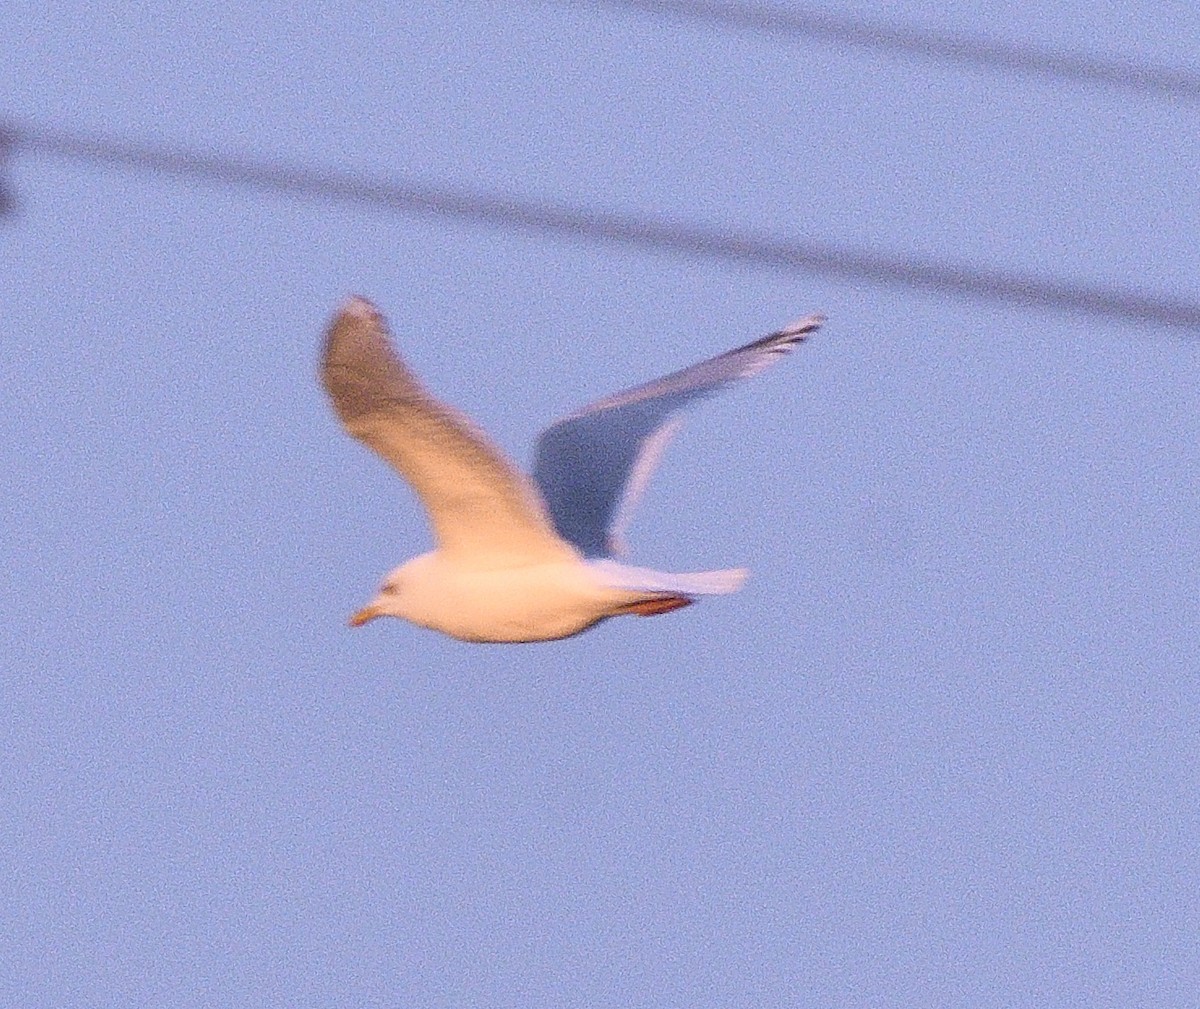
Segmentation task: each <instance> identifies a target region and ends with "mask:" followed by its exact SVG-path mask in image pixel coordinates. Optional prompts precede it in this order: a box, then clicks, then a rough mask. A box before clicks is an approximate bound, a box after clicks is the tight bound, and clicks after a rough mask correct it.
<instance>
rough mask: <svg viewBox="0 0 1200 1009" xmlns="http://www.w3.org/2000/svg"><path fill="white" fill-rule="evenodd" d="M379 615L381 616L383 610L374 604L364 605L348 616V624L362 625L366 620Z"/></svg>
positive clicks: (353, 625) (352, 625)
mask: <svg viewBox="0 0 1200 1009" xmlns="http://www.w3.org/2000/svg"><path fill="white" fill-rule="evenodd" d="M381 616H383V611H382V610H381V609H380V608H379V607H378V606H375V605H374V604H372V605H370V606H364V607H363V608H362V609H361V610H359V611H358V612H357V613H355V614H354V616H352V617H351V618H350V626H351V627H362V625H363V624H365V623H367V621H369V620H374V619H375V618H376V617H381Z"/></svg>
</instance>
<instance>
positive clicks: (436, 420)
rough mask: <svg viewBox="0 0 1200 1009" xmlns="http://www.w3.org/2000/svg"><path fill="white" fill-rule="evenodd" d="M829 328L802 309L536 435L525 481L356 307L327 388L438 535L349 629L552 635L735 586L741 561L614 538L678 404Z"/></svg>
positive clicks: (380, 322) (332, 338) (340, 318)
mask: <svg viewBox="0 0 1200 1009" xmlns="http://www.w3.org/2000/svg"><path fill="white" fill-rule="evenodd" d="M823 321H824V319H823V317H821V316H819V315H810V316H807V317H806V318H803V319H800V320H799V321H798V322H794V323H792V324H791V325H790V326H786V327H784V328H783V329H781V330H779V331H778V332H776V333H772V334H771V335H770V336H765V337H763V338H762V339H761V340H755V341H754V342H753V343H748V344H746V345H745V346H744V347H738V348H737V349H736V350H731V351H729V352H728V353H725V354H721V355H719V356H717V357H714V358H711V359H709V360H707V361H702V362H700V363H699V364H694V365H692V366H691V367H690V368H684V369H683V370H682V371H677V372H673V373H672V374H670V375H667V376H665V377H663V378H659V379H656V380H655V381H653V382H648V383H646V384H645V385H638V386H635V387H633V388H632V389H627V390H625V391H624V392H620V393H617V394H616V395H614V396H609V397H608V398H606V399H601V400H598V401H596V402H594V403H592V404H591V405H589V406H585V407H584V408H583V409H582V410H579V411H578V412H576V413H573V414H571V415H570V416H568V417H564V418H563V419H562V420H559V421H557V422H555V423H554V424H552V425H551V426H550V427H549V428H547V429H546V430H545V431H544V432H542V435H541V437H540V438H539V439H538V443H537V449H536V457H535V461H534V466H533V474H532V479H530V478H529V477H528V476H526V475H525V474H524V473H522V472H521V470H519V469H518V468H517V467H516V466H514V465H513V464H512V463H511V462H509V460H508V459H507V458H506V457H505V455H504V454H503V453H502V452H501V451H500V450H499V449H498V448H497V447H495V446H494V445H493V444H492V442H491V441H490V440H489V439H488V438H487V436H486V435H484V434H483V432H481V431H480V430H479V429H478V428H476V427H475V425H474V424H473V423H471V421H470V420H468V419H467V418H466V417H464V416H463V415H462V414H460V413H459V412H458V411H457V410H455V409H454V408H453V407H451V406H448V405H447V404H445V403H443V402H441V401H440V400H438V399H436V398H434V397H433V396H432V395H431V394H430V393H429V392H427V391H426V390H425V388H424V387H423V386H422V385H421V383H420V382H419V381H418V379H417V377H416V376H415V375H414V374H413V372H412V371H411V370H410V369H409V368H408V366H407V365H406V364H405V363H404V362H403V361H402V360H401V358H400V357H399V355H398V354H397V353H396V352H395V350H394V349H393V347H392V341H391V337H390V334H389V332H388V328H387V323H386V322H385V321H384V319H383V316H382V315H381V314H380V313H379V311H378V310H377V309H376V308H375V306H374V305H372V304H371V303H370V302H369V301H367V300H366V299H365V298H361V297H357V296H355V297H351V298H349V299H348V300H347V301H346V302H345V303H344V304H343V305H342V306H341V308H340V309H339V310H338V312H337V313H336V314H335V315H334V317H333V320H332V321H331V322H330V324H329V327H328V329H327V330H326V332H325V345H324V353H323V356H322V361H321V381H322V383H323V385H324V386H325V389H326V391H327V392H328V393H329V398H330V400H331V401H332V403H333V408H334V411H335V412H336V413H337V415H338V417H339V418H340V420H341V422H342V424H343V425H344V427H345V428H346V430H347V432H349V433H350V434H351V435H352V436H353V437H355V438H357V439H358V440H359V441H361V442H363V443H364V444H366V445H367V446H368V447H369V448H371V449H372V450H373V451H375V452H376V453H378V455H380V456H381V457H382V458H383V459H384V460H385V461H386V462H388V463H390V464H391V466H392V467H394V468H395V469H396V471H397V472H398V473H399V474H400V476H401V477H403V478H404V479H405V480H407V481H408V483H409V484H410V485H411V487H412V489H413V490H414V491H415V492H416V495H417V497H418V498H419V499H420V501H421V503H422V505H424V508H425V511H426V512H427V514H428V517H429V522H430V525H431V526H432V527H433V535H434V539H435V541H436V547H435V549H433V550H431V551H429V552H428V553H424V554H421V555H420V556H418V557H414V558H413V559H412V560H410V561H407V562H406V563H404V564H402V565H400V566H399V567H398V568H396V569H395V570H394V571H392V572H391V573H390V574H388V575H387V577H386V578H385V579H384V581H383V584H382V586H381V588H380V590H379V592H378V594H377V595H376V596H375V598H374V599H372V600H371V602H370V603H368V605H367V606H365V607H364V608H363V609H361V610H359V611H358V612H357V613H355V614H354V616H352V617H351V618H350V625H351V626H352V627H358V626H360V625H362V624H365V623H367V621H369V620H373V619H375V618H376V617H381V616H391V617H399V618H401V619H404V620H408V621H410V622H411V623H414V624H417V625H419V626H421V627H427V628H430V629H432V630H435V631H441V632H442V633H444V634H448V635H450V636H451V637H454V638H458V639H460V640H463V641H473V642H522V641H550V640H556V639H559V638H568V637H571V636H572V635H575V634H579V633H581V632H582V631H585V630H587V629H588V628H590V627H593V626H594V625H596V624H598V623H599V622H600V621H602V620H606V619H607V618H609V617H615V616H620V615H622V614H637V615H640V616H653V615H656V614H660V613H669V612H671V611H672V610H677V609H679V608H681V607H683V606H687V605H689V604H690V603H693V602H695V600H696V597H698V596H705V595H715V594H722V593H728V592H735V591H737V589H739V588H741V586H742V583H743V582H744V581H745V579H746V574H747V572H746V571H745V569H742V568H737V569H730V570H723V571H699V572H692V573H689V574H672V573H669V572H665V571H655V570H652V569H650V568H639V567H633V566H631V565H628V564H625V563H622V562H621V561H619V560H617V559H616V558H617V557H618V556H620V555H621V554H622V552H623V548H622V534H623V532H624V529H625V527H626V526H627V524H628V523H629V519H630V517H631V515H632V511H633V507H634V505H635V504H636V503H637V500H638V498H639V497H640V495H641V493H642V491H643V490H644V489H645V486H646V483H647V481H648V480H649V478H650V475H651V473H652V472H653V470H654V468H655V466H656V465H657V463H658V459H659V457H660V456H661V454H662V451H663V449H664V448H665V447H666V444H667V442H668V441H669V440H670V439H671V437H672V435H673V434H674V433H675V431H676V429H677V428H678V424H679V418H678V416H677V414H678V411H679V410H680V408H681V407H684V406H686V405H688V404H689V403H692V402H693V401H695V400H698V399H701V398H703V397H705V396H709V395H711V394H712V393H714V392H716V391H717V390H719V389H721V388H723V387H725V386H727V385H729V384H731V383H732V382H734V381H736V380H738V379H742V378H748V377H749V376H751V375H756V374H758V373H759V372H760V371H762V370H763V369H764V368H766V367H767V366H768V365H770V364H772V363H774V362H775V361H776V360H778V359H779V358H780V357H782V356H783V355H784V354H786V353H787V352H788V351H790V350H791V349H792V348H793V347H794V346H795V345H796V344H798V343H800V342H801V341H802V340H804V339H805V338H806V337H807V336H808V335H809V334H810V333H812V332H813V331H814V330H816V329H817V328H818V327H819V326H820V325H821V323H822V322H823Z"/></svg>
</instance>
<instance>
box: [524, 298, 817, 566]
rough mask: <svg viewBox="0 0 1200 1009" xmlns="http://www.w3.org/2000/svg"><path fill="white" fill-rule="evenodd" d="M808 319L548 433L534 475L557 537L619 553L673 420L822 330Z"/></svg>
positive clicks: (597, 552)
mask: <svg viewBox="0 0 1200 1009" xmlns="http://www.w3.org/2000/svg"><path fill="white" fill-rule="evenodd" d="M823 321H824V319H823V318H822V317H821V316H819V315H810V316H808V317H807V318H804V319H801V320H799V321H798V322H794V323H792V325H790V326H786V327H784V328H783V329H781V330H779V331H778V332H777V333H772V334H771V335H770V336H765V337H763V338H762V339H761V340H755V341H754V342H753V343H748V344H746V345H745V346H744V347H738V348H737V349H735V350H731V351H728V352H727V353H725V354H720V355H718V356H717V357H713V358H710V359H709V360H707V361H701V362H700V363H699V364H694V365H692V366H691V367H690V368H684V369H683V370H681V371H677V372H674V373H672V374H670V375H667V376H665V377H663V378H660V379H656V380H655V381H653V382H647V383H645V384H644V385H638V386H634V387H633V388H632V389H626V390H625V391H624V392H620V393H617V394H616V395H615V396H609V397H607V398H606V399H601V400H598V401H597V402H595V403H592V404H591V405H589V406H586V407H584V408H583V409H582V410H580V411H579V412H577V413H574V414H572V415H571V416H569V417H565V418H563V419H562V420H560V421H558V422H557V423H555V424H553V425H552V426H551V427H549V428H547V429H546V430H545V431H544V432H543V433H542V436H541V437H540V438H539V439H538V445H537V456H536V459H535V461H534V467H533V476H534V480H536V481H537V485H538V488H539V489H540V490H541V492H542V496H543V498H544V499H545V501H546V504H547V505H548V506H549V508H550V514H551V515H552V516H553V517H554V524H555V526H556V528H557V529H558V531H559V533H560V534H561V535H562V536H563V537H564V538H566V539H568V540H570V541H571V542H572V543H574V544H575V545H576V546H577V547H578V548H579V549H580V550H582V551H583V552H584V553H585V554H586V555H587V556H589V557H600V556H606V555H608V554H611V553H614V552H618V544H619V540H620V535H621V533H622V531H623V529H624V527H625V525H626V524H627V523H628V521H629V519H630V517H631V515H632V512H633V508H634V506H635V505H636V504H637V500H638V498H639V497H640V495H641V493H642V491H643V490H644V489H645V487H646V484H647V482H648V481H649V478H650V474H651V473H652V472H653V470H654V467H655V466H656V465H657V463H658V459H659V457H660V456H661V454H662V450H663V449H664V448H665V447H666V443H667V442H668V441H669V440H670V437H671V435H672V434H673V433H674V431H675V430H676V427H677V424H676V423H674V422H672V419H671V418H672V415H673V414H674V413H676V411H678V410H680V409H681V408H683V407H685V406H687V405H688V404H689V403H692V402H693V401H695V400H697V399H700V398H703V397H705V396H711V395H712V394H713V393H715V392H717V391H718V390H720V389H722V388H724V387H725V386H727V385H729V384H730V383H732V382H735V381H737V380H738V379H742V378H749V377H750V376H751V375H756V374H758V373H759V372H760V371H762V370H763V369H764V368H766V367H768V366H769V365H770V364H772V363H773V362H774V361H776V360H778V359H779V358H780V357H781V356H782V355H783V354H785V353H787V352H788V351H790V350H791V349H792V348H793V347H794V346H795V345H796V344H798V343H800V342H801V341H802V340H804V339H805V338H806V337H808V335H809V334H811V333H812V332H814V331H815V330H816V329H818V328H819V327H820V325H821V323H822V322H823Z"/></svg>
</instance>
